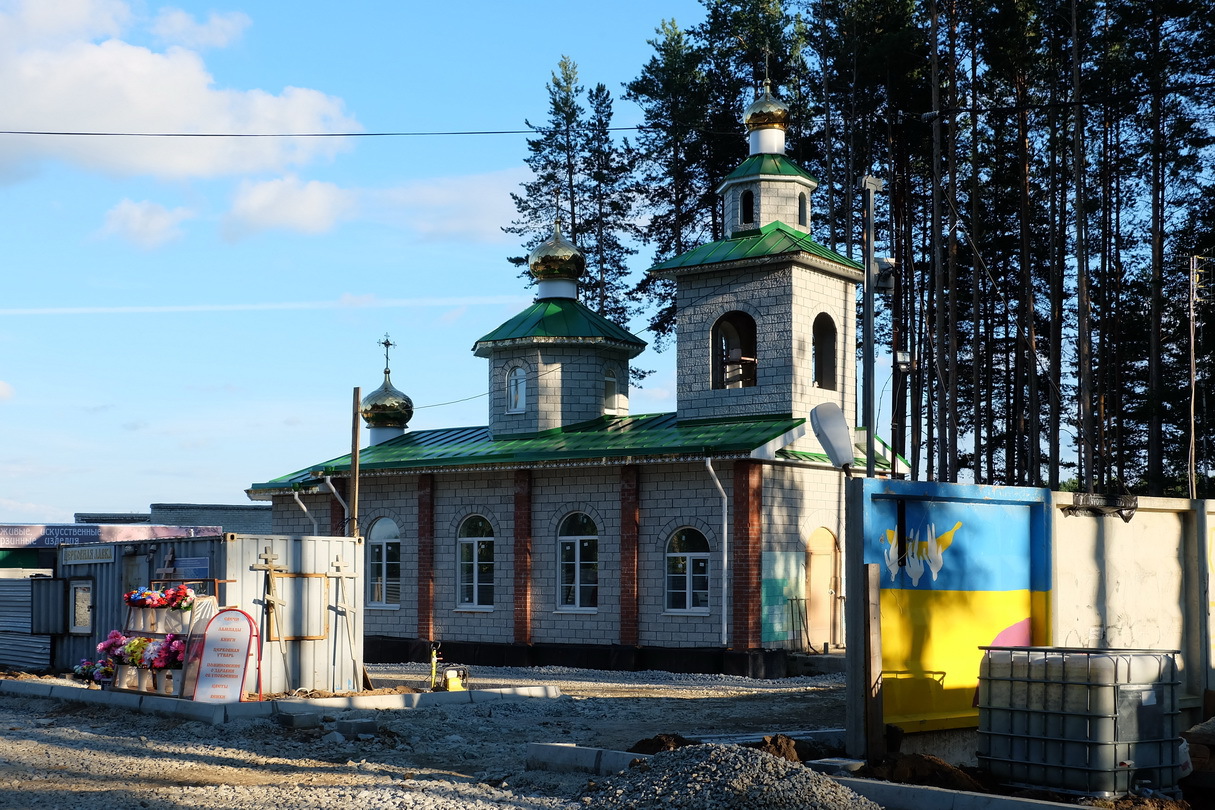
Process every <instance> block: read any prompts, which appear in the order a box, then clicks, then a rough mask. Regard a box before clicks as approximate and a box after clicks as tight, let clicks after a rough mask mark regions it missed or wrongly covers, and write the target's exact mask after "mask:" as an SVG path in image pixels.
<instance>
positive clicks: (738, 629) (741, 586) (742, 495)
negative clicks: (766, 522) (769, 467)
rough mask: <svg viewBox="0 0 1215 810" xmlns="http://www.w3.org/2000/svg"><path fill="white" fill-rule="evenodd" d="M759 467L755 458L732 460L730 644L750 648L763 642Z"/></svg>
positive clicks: (762, 476) (744, 648)
mask: <svg viewBox="0 0 1215 810" xmlns="http://www.w3.org/2000/svg"><path fill="white" fill-rule="evenodd" d="M763 485H764V470H763V467H762V466H761V465H760V464H759V463H758V462H755V461H736V462H735V463H734V532H733V534H734V537H733V538H732V540H733V542H732V544H731V552H732V554H731V557H732V558H733V559H732V562H731V563H730V565H731V568H732V570H733V574H734V576H733V581H732V585H733V587H732V589H731V594H730V599H731V600H732V602H733V605H732V608H733V609H732V611H731V615H732V617H733V620H734V621H733V624H734V627H733V628H732V632H731V644H730V646H731V647H732V648H733V649H736V650H754V649H758V648H759V647H761V646H762V645H763V640H762V639H763V635H762V633H763V616H762V615H761V612H762V609H763V601H762V595H761V591H760V585H761V580H762V577H763V564H762V561H761V557H760V553H761V550H762V549H763V539H764V538H763V526H762V524H761V515H762V506H763V504H762V502H761V501H762V494H763Z"/></svg>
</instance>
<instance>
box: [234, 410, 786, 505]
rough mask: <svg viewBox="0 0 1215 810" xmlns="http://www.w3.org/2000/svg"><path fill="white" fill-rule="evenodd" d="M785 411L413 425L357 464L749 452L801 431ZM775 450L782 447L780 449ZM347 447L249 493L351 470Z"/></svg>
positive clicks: (397, 466) (378, 466) (417, 466)
mask: <svg viewBox="0 0 1215 810" xmlns="http://www.w3.org/2000/svg"><path fill="white" fill-rule="evenodd" d="M805 423H806V420H805V419H800V418H793V417H790V416H780V417H768V418H764V417H756V418H749V419H714V420H704V421H697V422H680V421H679V420H677V419H676V416H675V414H673V413H664V414H646V415H639V416H604V417H600V418H598V419H593V420H591V421H589V422H581V423H579V424H577V425H571V426H569V427H566V428H556V429H553V430H548V431H544V432H542V433H534V434H526V435H517V434H516V435H506V436H502V435H500V436H491V435H490V433H489V428H487V427H465V428H441V429H437V430H423V431H411V432H408V433H405V434H404V435H402V436H398V437H396V438H393V439H389V440H388V441H386V442H382V443H380V444H377V445H373V446H371V447H368V448H366V449H365V450H362V451H361V452H360V454H359V469H360V470H361V471H362V470H365V471H374V470H381V471H390V470H400V471H402V472H405V471H410V470H422V469H440V468H458V467H470V466H482V465H515V466H518V465H524V464H536V465H542V464H545V463H561V462H572V461H591V462H600V463H606V462H609V461H611V460H623V459H643V458H649V459H652V460H663V459H676V458H704V457H707V456H732V457H748V456H750V455H751V454H752V453H755V452H757V451H761V450H765V449H766V448H769V447H770V446H771V445H772V444H773V443H779V442H782V441H784V440H785V439H786V437H788V438H789V439H790V440H791V439H792V438H793V437H795V436H797V435H800V434H801V432H803V431H804V425H805ZM778 452H779V451H778ZM350 467H351V457H350V455H345V456H340V457H338V458H335V459H331V460H329V461H324V462H321V463H320V464H316V465H313V466H311V467H308V468H306V469H303V470H298V471H296V472H293V473H290V474H288V475H284V476H280V477H279V478H275V479H273V480H271V481H267V482H264V483H259V484H253V485H252V487H251V488H250V490H249V492H250V494H253V493H255V492H263V491H268V490H269V491H275V490H277V491H287V490H291V489H293V488H298V485H300V484H309V485H311V482H313V481H315V480H316V475H317V474H336V475H342V474H347V475H348V474H349V472H350Z"/></svg>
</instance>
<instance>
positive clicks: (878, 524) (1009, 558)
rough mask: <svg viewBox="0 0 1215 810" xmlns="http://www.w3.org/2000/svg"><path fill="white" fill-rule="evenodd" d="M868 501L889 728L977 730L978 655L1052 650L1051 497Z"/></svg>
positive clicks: (983, 492)
mask: <svg viewBox="0 0 1215 810" xmlns="http://www.w3.org/2000/svg"><path fill="white" fill-rule="evenodd" d="M867 484H868V482H867ZM865 491H866V496H867V497H866V498H865V515H864V522H863V525H864V543H865V548H864V561H865V563H867V564H870V563H872V564H878V565H880V566H881V567H882V584H881V595H880V603H881V622H882V679H883V680H882V694H883V700H884V713H885V719H886V722H887V723H893V724H895V725H899V726H902V727H903V728H904V729H906V730H908V731H920V730H930V729H940V728H956V727H964V726H967V725H973V724H974V723H975V722H976V721H977V718H978V709H977V707H976V705H975V690H976V689H977V687H978V675H979V663H980V661H981V659H982V650H981V649H980V647H983V646H991V645H998V646H1014V645H1028V644H1045V643H1048V641H1049V640H1048V639H1047V637H1046V636H1047V635H1048V633H1049V630H1048V627H1049V624H1048V618H1049V616H1048V610H1049V592H1050V563H1049V560H1050V557H1049V554H1048V552H1049V548H1048V544H1049V537H1050V535H1049V532H1048V530H1047V529H1048V526H1047V521H1048V520H1049V509H1048V508H1047V506H1048V504H1049V493H1048V492H1047V491H1046V490H1036V489H1025V488H1013V487H976V486H967V485H957V484H953V485H949V484H925V483H919V482H899V481H894V482H890V481H876V480H875V481H873V484H872V485H867V486H866V489H865Z"/></svg>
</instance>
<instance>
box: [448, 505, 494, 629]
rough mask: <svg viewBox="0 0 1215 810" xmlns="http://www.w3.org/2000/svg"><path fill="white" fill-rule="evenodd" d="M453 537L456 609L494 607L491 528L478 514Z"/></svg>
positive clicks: (470, 518)
mask: <svg viewBox="0 0 1215 810" xmlns="http://www.w3.org/2000/svg"><path fill="white" fill-rule="evenodd" d="M456 534H457V537H458V539H457V540H456V546H457V548H456V560H457V561H458V562H457V565H458V568H459V570H458V571H457V581H458V582H459V588H458V592H459V597H458V598H459V606H460V607H462V608H467V607H493V604H494V527H493V526H492V525H490V522H489V521H488V520H486V519H485V518H483V517H481V516H480V515H470V516H469V517H466V518H464V521H463V522H462V523H461V524H460V530H459V531H458V532H457V533H456Z"/></svg>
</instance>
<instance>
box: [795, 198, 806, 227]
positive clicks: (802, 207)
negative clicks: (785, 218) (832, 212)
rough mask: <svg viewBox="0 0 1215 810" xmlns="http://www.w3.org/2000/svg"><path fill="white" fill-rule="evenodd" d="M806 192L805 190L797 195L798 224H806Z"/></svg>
mask: <svg viewBox="0 0 1215 810" xmlns="http://www.w3.org/2000/svg"><path fill="white" fill-rule="evenodd" d="M806 221H807V220H806V194H805V192H803V193H801V194H798V195H797V224H798V225H805V224H806Z"/></svg>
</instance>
